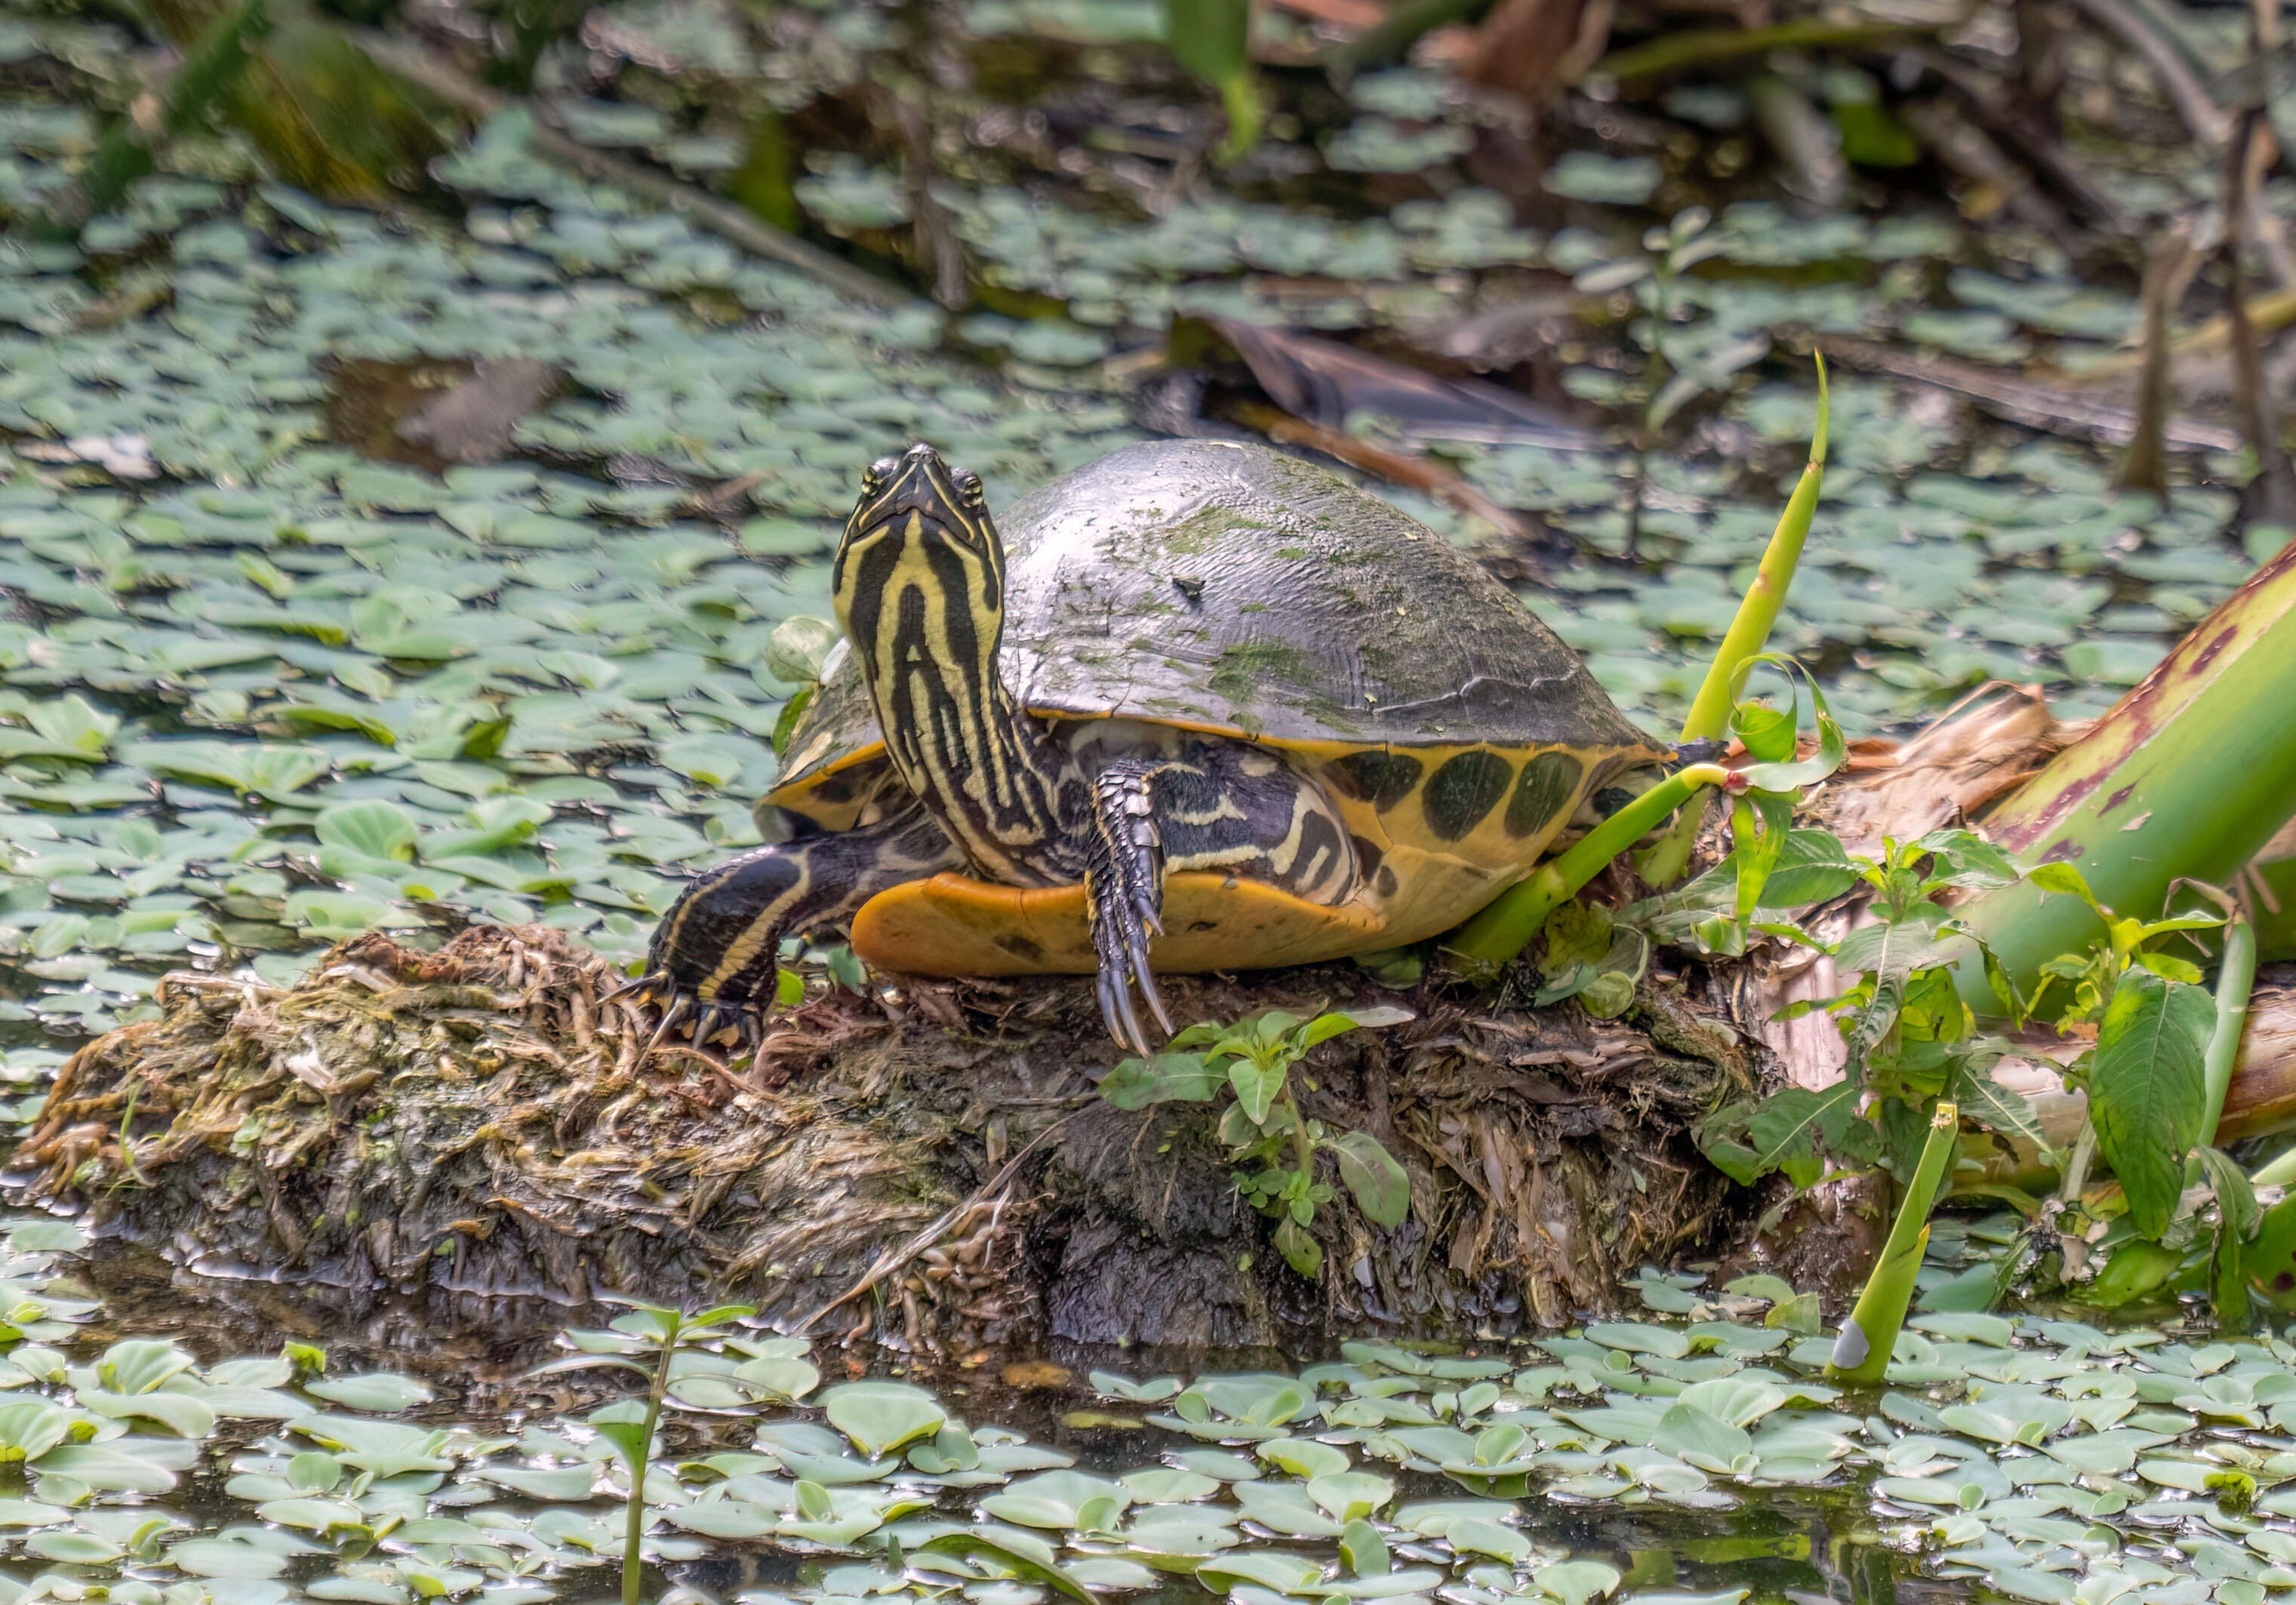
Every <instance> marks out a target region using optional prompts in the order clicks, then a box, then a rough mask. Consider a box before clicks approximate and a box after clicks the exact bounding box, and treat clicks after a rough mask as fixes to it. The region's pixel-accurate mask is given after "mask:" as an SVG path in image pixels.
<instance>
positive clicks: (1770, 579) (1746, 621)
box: [1640, 357, 1831, 886]
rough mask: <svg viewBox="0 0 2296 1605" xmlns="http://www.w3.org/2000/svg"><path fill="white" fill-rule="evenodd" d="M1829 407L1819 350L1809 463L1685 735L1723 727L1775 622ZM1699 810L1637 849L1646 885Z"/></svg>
mask: <svg viewBox="0 0 2296 1605" xmlns="http://www.w3.org/2000/svg"><path fill="white" fill-rule="evenodd" d="M1830 411H1831V406H1830V399H1829V397H1828V395H1827V392H1826V388H1825V358H1823V357H1821V358H1818V359H1817V427H1816V429H1815V430H1814V431H1812V432H1811V434H1810V440H1809V463H1808V466H1806V467H1804V468H1803V469H1802V471H1801V479H1800V481H1799V482H1798V483H1796V484H1795V486H1794V489H1793V494H1792V496H1790V497H1788V498H1786V506H1785V511H1784V512H1783V513H1781V514H1778V527H1777V528H1776V529H1775V531H1772V532H1771V534H1770V544H1769V545H1768V547H1766V548H1764V550H1763V552H1762V561H1761V564H1760V566H1759V568H1757V569H1756V570H1755V571H1754V583H1753V584H1752V585H1751V586H1749V587H1748V588H1747V589H1746V594H1745V596H1744V597H1743V598H1742V599H1741V600H1740V602H1739V604H1738V611H1737V613H1736V614H1735V615H1734V617H1733V618H1732V619H1731V621H1730V628H1729V629H1728V630H1726V631H1725V632H1724V634H1723V637H1722V645H1721V646H1718V647H1717V648H1715V652H1714V661H1713V663H1710V664H1709V665H1708V666H1707V670H1706V679H1705V681H1704V683H1703V684H1702V685H1701V686H1700V687H1698V695H1696V696H1694V697H1693V698H1692V699H1691V703H1690V712H1689V714H1688V715H1687V716H1686V717H1685V718H1684V720H1683V721H1682V739H1683V740H1685V741H1710V740H1713V739H1715V738H1716V737H1720V736H1722V735H1725V734H1726V733H1727V732H1728V730H1729V728H1730V715H1731V713H1732V712H1733V711H1734V710H1735V709H1736V707H1737V705H1738V694H1739V692H1740V691H1742V690H1743V689H1744V687H1745V684H1746V671H1747V667H1748V665H1749V664H1750V663H1752V661H1753V660H1754V659H1755V658H1757V657H1759V656H1760V655H1761V652H1762V648H1763V647H1764V646H1767V645H1768V644H1769V639H1770V630H1772V628H1773V627H1775V625H1776V623H1777V621H1778V610H1779V609H1780V608H1782V607H1784V605H1785V600H1786V590H1787V588H1788V587H1790V586H1791V585H1792V583H1793V577H1794V569H1795V568H1796V566H1797V565H1799V564H1800V562H1801V548H1802V545H1803V543H1804V542H1806V541H1807V540H1808V539H1809V526H1810V521H1811V520H1812V519H1813V518H1814V517H1816V514H1817V494H1818V489H1819V487H1820V485H1821V484H1822V483H1823V482H1824V481H1825V425H1826V419H1827V416H1828V415H1829V413H1830ZM1702 812H1703V811H1702V810H1700V809H1685V811H1683V816H1682V818H1681V819H1680V820H1679V821H1678V822H1677V824H1676V825H1675V827H1674V828H1673V829H1672V830H1671V831H1669V832H1668V833H1667V835H1666V836H1665V838H1664V839H1663V840H1661V842H1660V843H1659V844H1658V845H1656V846H1655V847H1652V849H1651V850H1650V851H1649V852H1647V853H1645V854H1644V855H1643V860H1642V863H1641V866H1640V868H1641V869H1642V873H1643V878H1644V880H1646V881H1648V882H1650V884H1651V885H1653V886H1668V885H1673V884H1674V883H1675V882H1676V881H1677V880H1679V879H1681V878H1682V872H1683V870H1684V869H1685V868H1687V867H1688V866H1689V863H1690V850H1691V847H1692V846H1693V844H1695V843H1696V841H1697V839H1698V827H1699V824H1700V822H1701V819H1702Z"/></svg>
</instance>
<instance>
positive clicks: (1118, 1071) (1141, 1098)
mask: <svg viewBox="0 0 2296 1605" xmlns="http://www.w3.org/2000/svg"><path fill="white" fill-rule="evenodd" d="M1226 1079H1227V1078H1226V1076H1225V1075H1223V1074H1221V1073H1220V1072H1219V1071H1218V1070H1215V1069H1213V1068H1212V1067H1211V1066H1210V1064H1209V1063H1208V1062H1207V1061H1206V1060H1205V1058H1204V1056H1203V1055H1202V1054H1201V1053H1160V1054H1157V1055H1156V1056H1155V1057H1154V1058H1147V1059H1136V1058H1128V1059H1125V1060H1124V1061H1122V1062H1121V1063H1119V1065H1118V1066H1116V1068H1115V1069H1113V1070H1111V1071H1110V1072H1109V1073H1108V1074H1107V1075H1106V1076H1105V1077H1103V1079H1102V1081H1101V1083H1100V1095H1101V1096H1102V1097H1103V1098H1104V1099H1107V1100H1108V1101H1109V1102H1110V1103H1112V1104H1114V1105H1115V1106H1116V1107H1118V1108H1119V1109H1139V1108H1145V1107H1147V1106H1148V1105H1150V1104H1156V1103H1171V1102H1182V1103H1205V1102H1208V1101H1210V1099H1211V1098H1212V1096H1213V1095H1214V1094H1215V1093H1217V1092H1218V1091H1219V1089H1220V1087H1221V1085H1222V1084H1223V1083H1224V1082H1226Z"/></svg>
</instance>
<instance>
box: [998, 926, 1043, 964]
mask: <svg viewBox="0 0 2296 1605" xmlns="http://www.w3.org/2000/svg"><path fill="white" fill-rule="evenodd" d="M996 945H997V946H998V947H1001V948H1003V949H1004V950H1005V951H1006V952H1008V953H1010V954H1012V955H1013V957H1014V958H1016V959H1029V960H1031V961H1034V960H1036V959H1042V958H1043V957H1044V956H1045V950H1044V948H1043V946H1042V945H1041V944H1039V943H1038V942H1037V941H1036V939H1035V938H1034V937H1029V936H1023V935H1021V934H1020V933H1018V932H1017V931H1008V932H1006V933H1005V934H1004V935H1002V936H999V937H998V938H996Z"/></svg>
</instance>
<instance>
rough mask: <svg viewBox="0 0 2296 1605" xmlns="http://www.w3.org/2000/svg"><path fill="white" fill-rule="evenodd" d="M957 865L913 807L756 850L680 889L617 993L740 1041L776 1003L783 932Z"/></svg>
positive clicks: (698, 1031)
mask: <svg viewBox="0 0 2296 1605" xmlns="http://www.w3.org/2000/svg"><path fill="white" fill-rule="evenodd" d="M960 862H961V860H960V859H959V858H958V856H957V852H956V848H955V845H954V844H952V843H951V842H950V841H949V839H948V835H947V832H945V831H943V830H942V829H941V827H940V826H939V824H937V823H936V822H935V821H934V820H933V819H932V818H931V816H930V815H929V814H927V813H926V812H925V811H924V809H923V808H922V806H920V805H916V804H912V805H910V806H909V807H908V808H906V809H904V810H902V811H899V812H898V813H896V814H893V815H890V817H888V818H886V819H883V820H881V821H880V822H878V823H876V824H873V825H866V826H862V827H857V828H855V829H852V830H840V831H827V832H824V833H822V834H820V835H809V836H804V837H800V838H799V839H798V840H796V841H790V842H780V843H776V844H774V845H772V846H768V847H758V848H754V849H752V850H751V851H750V852H745V853H743V854H742V855H741V856H740V857H739V858H734V859H729V860H726V862H725V863H722V864H720V865H718V866H717V868H714V869H710V870H707V871H705V872H704V873H703V874H702V875H701V876H700V877H697V878H696V879H695V880H694V881H693V883H692V884H691V885H688V886H687V887H686V888H685V891H684V892H683V893H680V894H679V896H678V899H677V901H676V902H675V903H673V904H672V905H670V909H669V912H668V914H666V915H664V916H663V917H662V921H661V923H660V925H659V926H655V927H654V934H653V942H652V945H651V946H649V947H648V949H647V950H646V973H645V974H644V975H643V976H641V977H639V978H638V979H637V980H635V981H634V982H631V983H630V984H629V985H628V986H627V987H625V988H623V989H622V990H623V991H625V992H630V991H640V990H643V991H646V992H652V993H653V994H654V995H655V996H657V997H659V998H660V999H662V1000H663V1002H664V1005H665V1007H664V1011H663V1029H664V1030H667V1029H668V1028H669V1027H671V1026H672V1025H675V1024H676V1022H677V1020H678V1019H680V1018H682V1017H683V1016H685V1015H687V1014H693V1015H694V1016H696V1017H697V1018H696V1025H695V1029H694V1040H695V1041H697V1042H700V1041H704V1040H706V1037H707V1036H708V1035H714V1034H716V1033H717V1032H718V1031H721V1030H723V1029H724V1028H725V1027H726V1026H727V1025H734V1026H735V1027H736V1028H738V1029H740V1030H741V1031H742V1034H743V1038H744V1040H745V1041H747V1040H748V1039H749V1038H750V1036H751V1035H752V1034H753V1033H754V1032H755V1031H756V1030H757V1029H758V1024H759V1023H761V1022H762V1020H763V1017H764V1015H765V1013H766V1010H767V1008H769V1007H771V1005H772V1003H773V1000H774V990H775V976H776V975H777V973H778V971H779V968H780V960H781V946H782V939H783V937H785V936H792V935H799V934H803V933H805V932H807V931H811V930H816V929H820V928H822V927H824V926H839V925H842V924H843V923H844V922H845V921H846V920H848V919H849V918H851V917H852V914H853V911H854V910H855V909H858V908H859V907H860V906H861V905H862V904H863V903H865V902H866V901H869V900H870V899H871V898H873V897H874V896H876V895H877V893H880V892H882V891H884V890H885V889H886V888H887V887H889V886H898V885H900V884H901V883H903V882H904V881H912V880H917V879H920V878H922V877H925V876H929V875H936V874H939V872H940V871H941V870H944V869H954V868H957V867H958V866H959V864H960ZM704 1025H706V1026H708V1028H709V1030H708V1032H707V1033H705V1032H704V1031H703V1029H702V1027H703V1026H704Z"/></svg>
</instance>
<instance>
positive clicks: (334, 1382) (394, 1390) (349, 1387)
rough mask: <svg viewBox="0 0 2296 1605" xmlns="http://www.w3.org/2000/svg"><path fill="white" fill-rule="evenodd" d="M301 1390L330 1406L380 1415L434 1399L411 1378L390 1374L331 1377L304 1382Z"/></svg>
mask: <svg viewBox="0 0 2296 1605" xmlns="http://www.w3.org/2000/svg"><path fill="white" fill-rule="evenodd" d="M303 1391H304V1392H305V1393H307V1394H310V1395H314V1396H315V1397H317V1398H322V1399H325V1400H327V1401H328V1402H329V1403H334V1404H342V1405H346V1406H348V1407H349V1408H350V1409H352V1410H371V1411H374V1412H378V1413H381V1414H389V1413H392V1412H398V1411H401V1410H412V1409H414V1407H415V1406H416V1405H418V1404H428V1403H430V1401H431V1400H432V1399H434V1398H436V1397H437V1396H438V1395H436V1394H434V1393H432V1392H431V1391H430V1388H428V1387H424V1386H423V1385H422V1383H420V1382H417V1381H415V1380H414V1379H412V1378H410V1377H402V1376H399V1375H398V1374H396V1373H395V1372H391V1371H369V1372H366V1373H365V1375H362V1376H356V1377H331V1378H328V1379H325V1380H324V1381H319V1382H307V1383H305V1384H304V1385H303Z"/></svg>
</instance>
